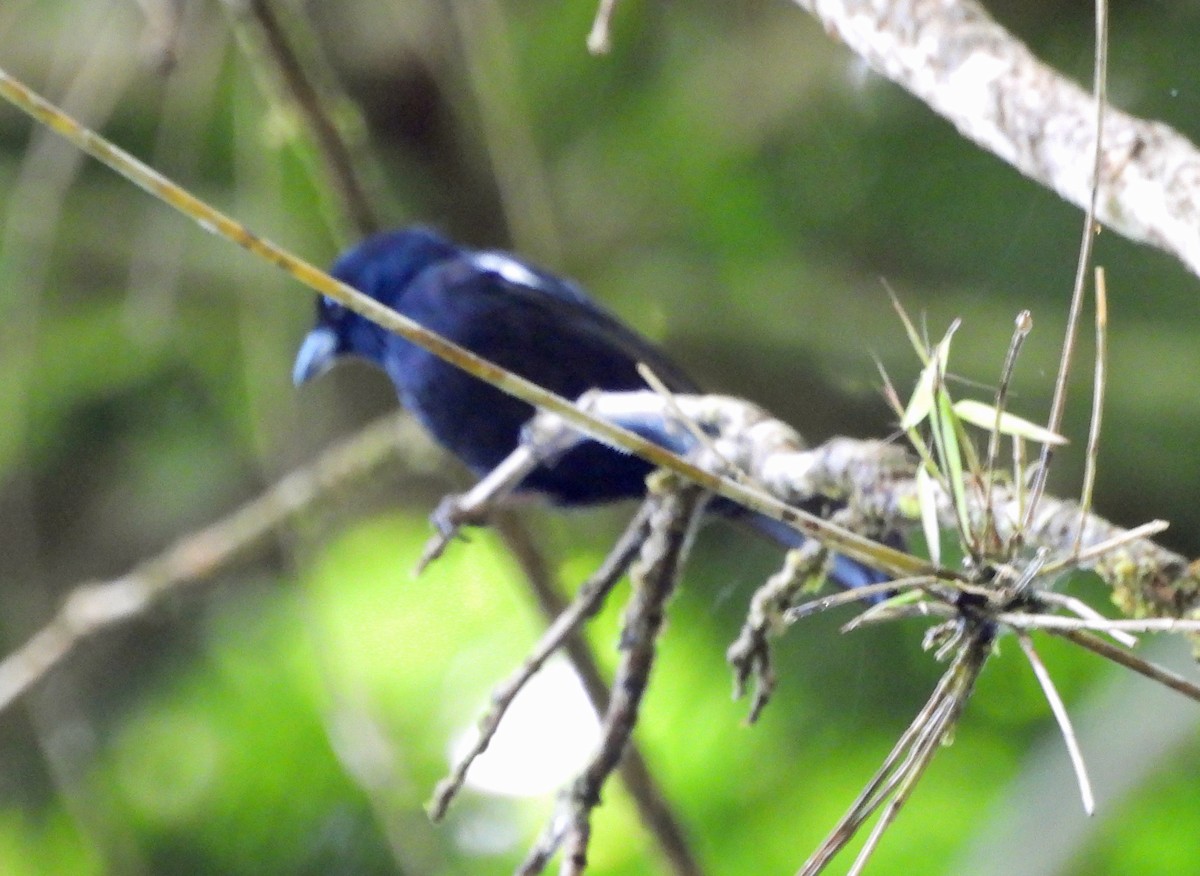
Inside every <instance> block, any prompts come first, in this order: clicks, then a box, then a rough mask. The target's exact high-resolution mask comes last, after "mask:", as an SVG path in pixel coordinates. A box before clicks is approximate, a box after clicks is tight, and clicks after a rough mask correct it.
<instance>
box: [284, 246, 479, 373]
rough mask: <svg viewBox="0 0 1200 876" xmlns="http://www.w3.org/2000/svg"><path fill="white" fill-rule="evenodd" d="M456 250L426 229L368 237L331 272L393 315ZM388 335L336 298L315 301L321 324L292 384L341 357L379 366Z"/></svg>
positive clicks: (309, 339) (304, 347)
mask: <svg viewBox="0 0 1200 876" xmlns="http://www.w3.org/2000/svg"><path fill="white" fill-rule="evenodd" d="M458 252H459V250H458V248H457V247H455V246H454V244H452V243H450V242H449V241H448V240H446V239H445V238H443V237H441V236H440V235H438V234H436V233H434V232H433V231H430V230H429V229H427V228H419V227H415V228H404V229H401V230H398V231H386V232H384V233H382V234H376V235H373V236H371V237H368V238H367V239H366V240H364V241H362V242H361V243H359V244H358V245H356V246H354V247H351V248H350V249H348V250H346V251H345V252H344V253H342V255H341V256H339V257H338V259H337V261H336V262H334V265H333V268H332V269H331V270H330V272H329V273H330V274H332V275H333V276H334V277H336V278H337V279H339V280H341V281H342V282H343V283H346V284H347V285H349V286H353V287H354V288H355V289H358V290H359V291H360V292H364V293H366V294H367V295H370V296H371V297H372V298H374V299H375V300H376V301H378V302H379V303H380V304H385V305H387V306H388V307H390V308H392V309H393V310H400V309H401V299H402V298H403V296H404V292H405V290H406V289H407V288H408V286H409V284H410V283H411V282H412V281H413V279H414V278H415V277H416V276H417V275H418V274H419V273H421V272H422V271H423V270H425V269H426V268H428V267H429V266H430V265H433V264H435V263H436V262H440V261H443V260H444V259H448V258H451V257H453V256H455V255H457V254H458ZM386 339H387V330H386V329H383V328H380V327H379V326H377V325H375V323H373V322H371V321H370V320H367V319H364V318H363V317H361V316H359V315H358V314H357V313H355V312H354V311H352V310H350V309H348V308H347V307H345V306H344V305H342V304H340V303H339V302H337V301H334V300H333V299H332V298H327V297H325V296H324V295H322V296H319V297H318V298H317V324H316V326H315V327H314V328H313V330H312V331H310V332H309V333H308V335H307V336H306V337H305V339H304V342H303V343H302V344H301V345H300V351H299V352H298V353H297V354H296V362H295V364H294V365H293V366H292V381H293V382H294V383H295V384H296V385H300V384H301V383H305V382H307V381H309V380H311V379H313V378H314V377H317V376H319V375H321V374H323V373H325V372H326V371H328V370H329V368H330V367H331V366H332V365H333V364H334V362H336V361H337V360H338V359H339V358H340V357H342V356H357V357H360V358H363V359H367V360H369V361H371V362H375V363H376V364H381V360H382V357H383V352H384V347H385V343H386Z"/></svg>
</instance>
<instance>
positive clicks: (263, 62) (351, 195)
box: [224, 0, 379, 236]
mask: <svg viewBox="0 0 1200 876" xmlns="http://www.w3.org/2000/svg"><path fill="white" fill-rule="evenodd" d="M224 5H225V7H226V8H227V9H228V10H229V11H230V14H231V15H232V16H233V17H234V18H235V20H236V21H238V22H240V23H242V24H243V25H245V26H250V27H253V28H254V31H255V32H256V33H257V35H258V39H257V40H255V41H254V45H253V46H251V45H249V44H248V43H247V41H246V40H243V46H244V48H245V49H247V54H248V55H249V56H250V58H251V60H256V61H258V62H259V64H260V66H262V67H264V68H269V71H270V72H273V73H274V74H275V75H274V76H273V77H272V78H273V79H276V80H277V81H278V82H279V84H280V87H279V88H278V89H276V91H277V92H278V94H279V95H280V96H281V97H282V99H283V100H285V101H286V102H287V103H288V104H290V105H291V106H292V107H294V108H295V109H296V110H297V112H298V113H299V115H300V117H301V118H302V119H303V120H304V124H305V127H306V128H307V129H308V131H309V132H310V134H311V136H312V141H313V143H314V144H315V146H316V151H317V154H318V156H320V159H321V163H322V165H323V166H324V168H325V173H324V178H325V181H326V182H327V183H328V186H329V188H331V189H332V190H333V191H334V192H335V193H336V194H337V197H338V200H339V203H340V204H341V210H342V213H343V214H344V215H345V216H346V217H347V218H348V219H349V220H350V223H351V225H352V226H353V227H354V230H355V232H356V233H357V234H358V235H359V236H365V235H367V234H371V233H372V232H375V231H377V230H379V220H378V218H377V217H376V216H375V211H374V209H373V208H372V206H371V201H370V198H368V197H367V193H366V190H365V189H364V188H363V186H362V182H361V178H360V176H359V174H358V171H357V169H356V168H355V161H354V158H353V157H352V156H351V154H350V150H349V149H348V148H347V147H346V140H345V138H344V137H343V136H342V134H341V132H340V131H339V130H338V127H337V125H336V124H335V123H334V121H333V117H332V115H331V114H330V112H329V111H328V109H327V108H326V101H325V100H324V99H323V97H322V96H321V94H320V93H319V92H318V90H317V87H316V85H315V84H314V83H313V81H312V79H311V78H310V76H309V73H308V70H307V68H306V66H305V65H304V64H303V63H301V60H300V57H299V55H298V54H297V52H296V50H295V48H294V46H293V44H292V41H291V40H289V39H288V36H287V34H286V33H285V32H284V28H283V25H282V23H281V22H280V20H279V17H278V16H277V15H276V14H275V10H274V9H273V8H272V6H271V3H270V2H269V0H224ZM251 49H257V51H252V50H251ZM263 55H265V56H266V59H262V58H261V56H263Z"/></svg>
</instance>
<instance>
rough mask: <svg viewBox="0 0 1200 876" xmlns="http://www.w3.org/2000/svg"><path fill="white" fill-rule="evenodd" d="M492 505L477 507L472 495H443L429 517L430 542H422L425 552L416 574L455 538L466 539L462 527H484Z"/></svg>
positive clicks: (479, 505)
mask: <svg viewBox="0 0 1200 876" xmlns="http://www.w3.org/2000/svg"><path fill="white" fill-rule="evenodd" d="M491 512H492V506H491V504H487V503H484V504H480V503H478V502H475V501H473V494H472V493H456V494H451V495H449V496H444V497H443V498H442V501H440V502H438V506H437V508H435V509H434V510H433V513H432V514H430V515H429V522H430V523H432V524H433V528H434V530H435V532H434V534H433V535H432V536H431V537H430V539H429V541H427V542H425V550H423V551H422V552H421V559H420V560H419V561H418V562H417V568H416V571H415V573H416V574H417V575H420V574H421V573H422V572H424V571H425V567H426V566H428V565H429V564H430V563H432V562H433V561H434V560H436V559H437V558H438V557H440V556H441V555H442V553H443V552H444V551H445V550H446V547H447V546H448V545H449V544H450V542H452V541H454V540H455V539H456V538H459V539H462V540H463V541H469V539H468V538H467V537H466V536H465V535H463V533H462V528H463V527H464V526H485V525H487V522H488V519H489V518H490V517H491Z"/></svg>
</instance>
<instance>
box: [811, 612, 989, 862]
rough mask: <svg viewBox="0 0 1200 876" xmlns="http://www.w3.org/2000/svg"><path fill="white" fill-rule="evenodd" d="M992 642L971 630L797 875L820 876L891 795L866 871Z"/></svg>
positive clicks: (967, 692) (865, 854)
mask: <svg viewBox="0 0 1200 876" xmlns="http://www.w3.org/2000/svg"><path fill="white" fill-rule="evenodd" d="M991 641H992V639H991V634H990V633H988V632H987V631H985V630H983V629H981V628H980V629H975V630H973V631H972V632H971V633H970V634H968V636H967V637H966V642H965V644H964V645H963V646H962V647H961V648H960V649H959V651H958V653H957V654H956V655H955V657H954V660H953V662H952V663H951V664H950V666H949V667H947V669H946V671H945V672H944V673H942V677H941V678H940V679H939V680H938V683H937V686H936V687H935V688H934V690H933V693H932V694H931V695H930V697H929V699H928V700H927V701H926V703H925V706H924V707H923V708H922V709H921V711H920V712H919V713H918V714H917V716H916V718H914V719H913V722H912V723H911V724H909V726H908V728H907V729H906V730H905V731H904V733H903V734H901V736H900V738H899V739H898V740H897V741H896V744H895V746H893V748H892V750H891V751H890V752H889V753H888V756H887V757H886V758H885V759H884V762H883V764H882V765H880V768H879V769H878V770H877V771H876V773H875V775H874V776H872V778H871V780H870V781H869V782H868V783H867V785H866V787H864V788H863V790H862V792H861V793H860V794H859V796H858V797H857V798H856V799H855V801H854V803H853V804H851V806H850V808H849V809H848V810H847V812H846V814H845V815H844V816H842V818H841V820H840V821H838V823H837V824H836V825H835V826H834V828H833V830H832V831H831V832H830V833H829V835H828V836H827V837H826V838H825V840H824V842H822V843H821V845H820V846H818V848H817V850H816V851H815V852H814V853H813V855H812V856H811V857H810V858H809V859H808V860H807V861H806V862H805V863H804V866H803V867H801V868H800V870H799V871H797V874H796V876H817V874H819V873H821V872H822V871H823V870H824V869H825V867H826V866H828V864H829V862H830V861H831V860H832V859H833V857H834V856H835V855H836V854H837V853H838V852H839V851H841V850H842V849H843V848H845V846H846V845H847V843H849V842H850V840H851V839H853V837H854V835H855V834H856V833H857V832H858V830H859V828H860V827H861V826H862V825H863V823H864V822H866V820H867V819H868V818H870V817H871V815H872V814H873V813H875V812H876V811H877V810H878V809H879V808H880V807H881V806H883V805H884V803H885V801H888V800H889V798H891V800H890V802H888V806H887V808H886V809H885V811H884V813H883V815H882V816H881V818H880V823H879V825H877V826H876V830H875V831H873V832H872V837H871V838H869V839H868V841H867V845H866V846H865V847H864V848H863V849H862V851H861V852H860V853H859V857H858V859H856V861H855V863H854V869H853V870H852V872H861V870H862V867H863V866H865V864H866V860H867V858H869V856H870V853H871V852H872V851H873V850H874V848H875V846H876V845H877V844H878V841H879V839H880V837H881V836H882V833H883V831H884V830H886V828H887V826H889V825H890V824H891V823H892V821H893V820H894V819H895V817H896V815H897V813H898V812H899V810H900V808H901V807H902V806H903V805H904V803H905V802H906V801H907V799H908V797H909V795H910V794H911V792H912V789H913V788H914V787H915V784H916V781H917V780H918V779H919V778H920V776H921V775H922V773H923V772H924V770H925V767H926V766H928V764H929V762H930V760H931V759H932V757H933V754H934V753H935V752H936V751H937V748H938V745H939V744H940V743H941V742H942V741H943V740H945V739H946V738H947V734H948V733H949V732H950V730H951V729H952V728H953V726H954V723H955V721H956V720H957V718H958V716H959V715H960V714H961V712H962V707H963V705H964V704H965V703H966V701H967V699H968V697H969V696H970V693H971V691H972V690H973V689H974V686H975V681H976V679H978V677H979V673H980V671H982V669H983V665H984V663H985V662H986V660H987V656H988V654H989V653H990V649H991ZM893 795H894V796H893Z"/></svg>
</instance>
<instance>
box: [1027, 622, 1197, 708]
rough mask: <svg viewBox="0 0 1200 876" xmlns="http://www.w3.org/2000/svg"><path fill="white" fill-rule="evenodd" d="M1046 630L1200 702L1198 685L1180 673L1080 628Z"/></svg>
mask: <svg viewBox="0 0 1200 876" xmlns="http://www.w3.org/2000/svg"><path fill="white" fill-rule="evenodd" d="M1046 632H1048V633H1050V634H1051V635H1054V636H1061V637H1062V638H1064V639H1068V640H1070V641H1072V642H1074V643H1075V644H1076V645H1079V646H1080V647H1081V648H1086V649H1087V650H1088V651H1091V652H1092V653H1094V654H1099V655H1100V656H1101V657H1104V658H1105V659H1107V660H1111V661H1112V662H1113V663H1117V664H1119V665H1121V666H1124V667H1125V668H1126V669H1132V670H1133V671H1134V672H1136V673H1138V674H1139V675H1144V676H1146V678H1149V679H1150V680H1152V681H1157V682H1158V683H1159V684H1162V685H1164V686H1165V687H1168V688H1170V689H1171V690H1173V691H1175V692H1176V693H1179V694H1183V695H1184V696H1185V697H1187V698H1188V699H1191V700H1195V701H1196V702H1198V703H1200V686H1197V685H1196V684H1193V683H1192V682H1190V681H1188V680H1187V679H1186V678H1184V677H1183V676H1182V675H1177V674H1176V673H1174V672H1171V671H1170V670H1169V669H1163V668H1162V667H1161V666H1156V665H1154V664H1153V663H1151V662H1150V661H1148V660H1143V659H1142V658H1141V657H1138V656H1137V655H1135V654H1130V653H1129V652H1128V651H1126V650H1124V649H1123V648H1118V647H1117V646H1116V645H1113V644H1110V643H1109V642H1106V641H1104V640H1103V639H1101V638H1100V637H1099V636H1095V635H1092V634H1091V633H1088V632H1084V631H1082V630H1055V629H1048V630H1046Z"/></svg>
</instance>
